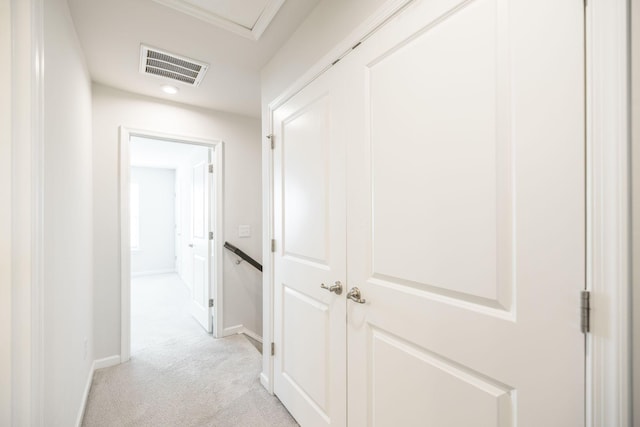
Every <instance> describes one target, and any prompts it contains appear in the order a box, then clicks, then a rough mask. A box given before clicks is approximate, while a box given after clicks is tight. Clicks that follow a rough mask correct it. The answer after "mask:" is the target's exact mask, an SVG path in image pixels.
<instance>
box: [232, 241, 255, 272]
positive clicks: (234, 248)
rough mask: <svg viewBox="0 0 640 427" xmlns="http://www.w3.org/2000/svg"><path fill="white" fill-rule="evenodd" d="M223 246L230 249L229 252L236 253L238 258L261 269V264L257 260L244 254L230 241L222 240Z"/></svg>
mask: <svg viewBox="0 0 640 427" xmlns="http://www.w3.org/2000/svg"><path fill="white" fill-rule="evenodd" d="M224 248H225V249H228V250H230V251H231V252H233V253H234V254H236V255H238V256H239V257H240V258H242V259H243V260H245V261H247V262H248V263H249V264H251V265H252V266H254V267H255V268H257V269H258V270H260V271H262V265H260V263H259V262H258V261H256V260H255V259H253V258H251V257H250V256H249V255H247V254H245V253H244V252H242V251H241V250H240V249H238V248H236V247H235V246H233V245H232V244H231V243H229V242H224Z"/></svg>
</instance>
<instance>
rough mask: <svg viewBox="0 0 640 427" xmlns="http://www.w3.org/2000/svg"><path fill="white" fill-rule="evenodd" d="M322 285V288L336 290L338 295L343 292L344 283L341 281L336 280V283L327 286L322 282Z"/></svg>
mask: <svg viewBox="0 0 640 427" xmlns="http://www.w3.org/2000/svg"><path fill="white" fill-rule="evenodd" d="M320 287H321V288H322V289H326V290H328V291H329V292H334V293H335V294H336V295H340V294H342V283H340V282H336V284H335V285H332V286H327V285H325V284H324V283H320Z"/></svg>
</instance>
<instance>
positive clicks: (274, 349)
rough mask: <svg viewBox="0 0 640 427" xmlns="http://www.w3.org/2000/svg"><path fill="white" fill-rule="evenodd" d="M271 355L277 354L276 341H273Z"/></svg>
mask: <svg viewBox="0 0 640 427" xmlns="http://www.w3.org/2000/svg"><path fill="white" fill-rule="evenodd" d="M271 355H272V356H275V355H276V344H275V343H271Z"/></svg>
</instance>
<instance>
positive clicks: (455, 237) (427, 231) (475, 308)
mask: <svg viewBox="0 0 640 427" xmlns="http://www.w3.org/2000/svg"><path fill="white" fill-rule="evenodd" d="M542 22H544V25H543V27H544V28H542V27H541V26H540V23H542ZM582 31H583V9H582V5H581V4H580V2H573V1H569V0H566V1H565V0H562V1H558V0H541V1H538V2H526V1H519V0H474V1H460V0H431V1H428V0H423V1H415V2H413V3H412V4H411V5H410V6H408V7H407V8H406V9H405V10H404V11H403V12H402V13H401V14H400V15H398V16H397V17H395V18H394V19H393V20H392V21H390V22H389V23H388V24H386V25H385V26H384V27H383V28H381V29H380V30H379V31H378V32H377V33H375V34H374V35H373V36H371V37H370V38H369V39H367V40H366V41H365V42H364V43H363V44H362V45H361V46H360V47H358V48H357V49H356V50H355V51H354V52H353V53H352V54H350V55H349V56H348V57H347V58H346V59H344V60H343V66H344V67H345V69H347V72H346V73H345V74H347V75H349V77H346V78H347V79H349V80H350V81H351V82H352V84H354V85H355V86H356V87H357V88H358V90H359V94H358V96H356V97H354V101H353V103H354V104H359V105H361V111H358V112H356V113H355V114H353V115H352V116H351V117H352V129H351V130H350V138H349V141H350V144H349V146H348V155H347V158H348V161H347V164H348V168H347V169H348V177H347V178H348V192H347V200H348V206H347V216H348V226H347V233H348V238H347V247H348V254H347V259H348V264H347V271H348V285H349V288H353V287H358V288H359V290H360V291H361V295H360V299H359V300H358V298H356V297H354V300H349V302H348V307H347V318H348V332H347V340H348V378H349V379H348V385H349V388H348V408H349V414H348V417H349V425H351V426H361V425H362V426H364V425H389V423H390V422H392V420H395V421H393V422H394V423H397V424H398V425H403V426H411V425H415V426H423V425H448V426H468V425H473V426H515V425H518V426H520V427H522V426H541V425H545V426H558V427H560V426H568V425H582V424H583V422H584V401H583V395H584V394H583V393H584V357H585V356H584V338H583V335H582V334H581V332H580V328H579V318H580V315H579V314H580V313H579V296H580V291H581V290H582V289H583V288H584V286H585V278H584V270H585V264H584V253H585V243H584V242H585V235H584V226H585V223H584V191H585V188H584V159H585V154H584V82H583V80H582V76H583V75H584V69H583V56H582V55H583V51H584V49H583V38H582Z"/></svg>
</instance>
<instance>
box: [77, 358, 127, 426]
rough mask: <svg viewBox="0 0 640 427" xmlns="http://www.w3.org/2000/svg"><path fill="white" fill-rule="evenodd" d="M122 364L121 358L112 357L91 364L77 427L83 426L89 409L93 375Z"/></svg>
mask: <svg viewBox="0 0 640 427" xmlns="http://www.w3.org/2000/svg"><path fill="white" fill-rule="evenodd" d="M118 364H120V356H118V355H116V356H110V357H105V358H103V359H96V360H94V361H93V363H92V364H91V369H89V374H88V375H87V382H86V384H85V386H84V392H83V393H82V403H81V404H80V409H79V410H78V415H77V417H76V427H80V426H82V419H83V418H84V412H85V410H86V409H87V401H88V400H89V393H91V385H92V384H93V375H94V374H95V372H96V370H98V369H102V368H109V367H111V366H115V365H118Z"/></svg>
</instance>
